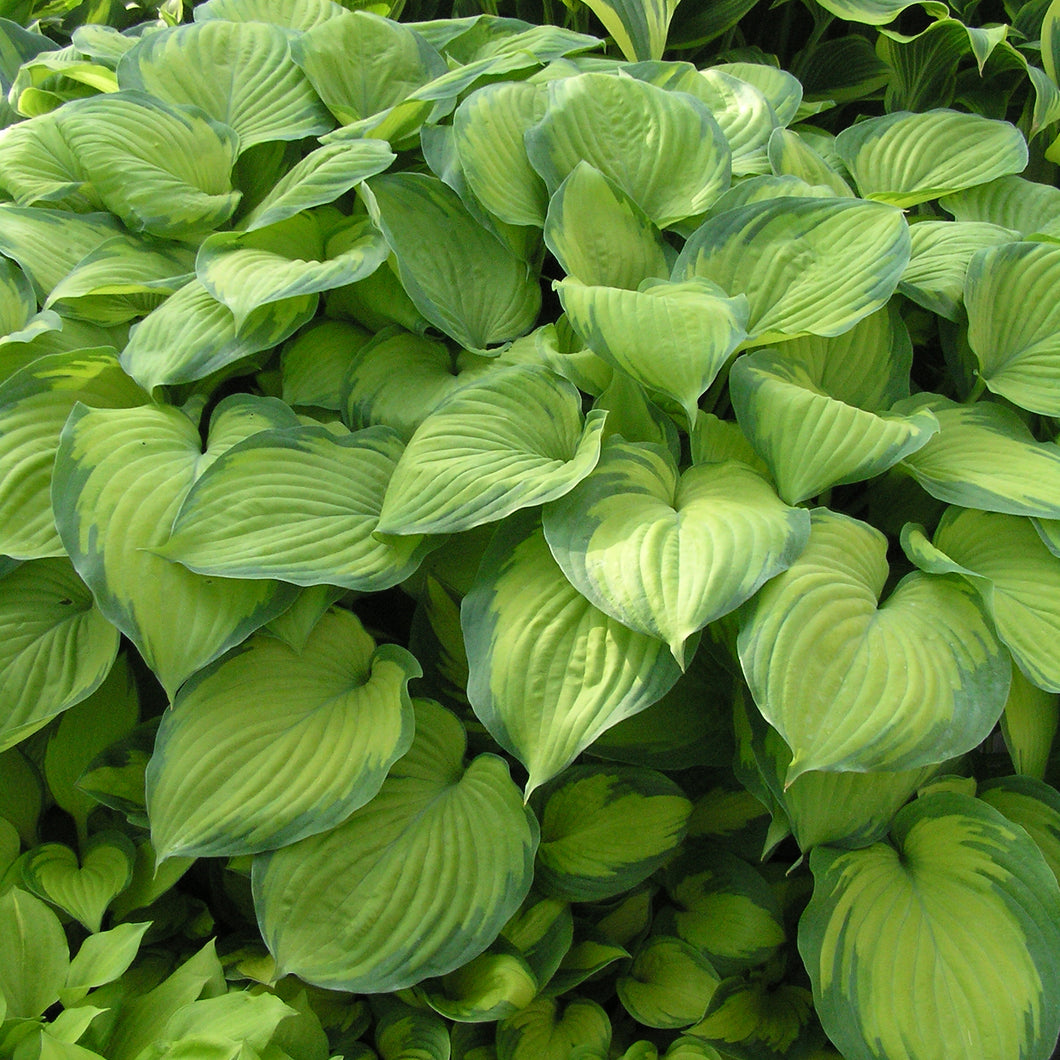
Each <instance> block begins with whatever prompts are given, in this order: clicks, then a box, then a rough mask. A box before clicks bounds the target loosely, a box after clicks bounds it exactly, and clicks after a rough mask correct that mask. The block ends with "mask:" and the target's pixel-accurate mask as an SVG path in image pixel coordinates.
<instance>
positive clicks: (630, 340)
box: [556, 279, 747, 424]
mask: <svg viewBox="0 0 1060 1060" xmlns="http://www.w3.org/2000/svg"><path fill="white" fill-rule="evenodd" d="M556 290H557V291H558V292H559V297H560V301H561V302H562V304H563V308H564V310H565V311H566V313H567V318H568V319H569V320H570V323H571V327H573V328H574V330H575V331H576V332H577V333H578V334H579V335H580V336H581V338H582V339H583V341H584V342H585V343H586V345H587V346H589V347H590V349H592V350H593V352H594V353H596V354H598V355H599V356H601V357H603V358H604V359H605V360H607V361H609V362H611V363H612V364H613V365H615V366H616V367H617V368H621V369H623V370H624V371H625V372H628V373H629V375H631V376H632V377H633V378H634V379H636V380H637V382H638V383H640V384H641V385H642V386H644V387H647V388H648V389H649V390H653V391H658V392H660V393H662V394H664V395H665V396H666V397H669V398H672V399H673V400H674V401H676V402H677V403H678V404H679V405H680V406H681V407H682V408H683V409H684V410H685V414H686V415H687V416H688V422H689V424H692V423H694V421H695V418H696V411H697V408H698V402H699V399H700V397H701V396H702V395H703V394H704V393H705V392H706V391H707V389H708V387H709V386H710V385H711V383H713V382H714V379H715V378H716V376H717V375H718V373H719V372H720V371H721V369H722V367H723V366H724V365H725V363H726V361H727V360H728V359H729V356H730V354H732V352H733V351H734V350H735V349H736V347H737V346H738V345H739V344H740V342H742V341H743V339H745V338H746V337H747V332H746V331H745V330H744V326H745V324H746V323H747V302H746V300H745V299H744V298H742V297H737V298H728V297H726V296H725V293H724V292H723V291H720V290H719V289H718V288H717V287H716V286H715V285H714V284H712V283H709V282H706V281H703V280H699V279H691V280H687V281H686V282H684V283H667V282H665V281H662V280H660V281H653V280H648V281H646V282H645V283H642V284H641V286H640V289H639V290H637V291H626V290H621V289H619V288H615V287H586V286H585V285H583V284H581V283H578V282H577V281H572V280H569V279H568V280H562V281H560V282H559V283H558V284H556Z"/></svg>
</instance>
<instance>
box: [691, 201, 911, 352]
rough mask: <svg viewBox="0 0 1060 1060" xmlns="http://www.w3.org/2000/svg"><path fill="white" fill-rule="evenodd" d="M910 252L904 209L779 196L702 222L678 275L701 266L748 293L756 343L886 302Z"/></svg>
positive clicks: (837, 324)
mask: <svg viewBox="0 0 1060 1060" xmlns="http://www.w3.org/2000/svg"><path fill="white" fill-rule="evenodd" d="M908 262H909V230H908V226H907V225H906V223H905V219H904V218H903V217H902V214H901V213H900V211H898V210H896V209H894V208H893V207H890V206H885V205H883V204H880V203H869V202H863V201H860V200H852V199H816V198H812V199H794V198H781V199H772V200H767V201H765V202H757V203H751V204H749V205H747V206H742V207H739V208H737V209H734V210H728V211H726V212H725V213H723V214H720V215H719V216H717V217H713V218H711V219H710V220H708V221H706V222H705V223H704V224H703V225H701V226H700V227H699V228H698V229H696V231H695V232H694V233H693V234H692V236H691V237H690V238H689V240H688V242H687V243H686V244H685V247H684V250H682V251H681V255H680V257H679V258H678V259H677V263H676V264H675V266H674V272H673V278H674V279H675V280H687V279H690V278H691V277H693V276H701V277H703V278H704V279H707V280H711V281H713V282H714V283H716V284H718V286H719V287H721V288H722V289H723V290H725V291H728V292H729V294H731V295H735V294H744V295H746V296H747V300H748V302H749V303H750V307H751V312H750V321H749V323H748V325H747V329H748V331H749V332H750V334H751V337H752V339H754V342H755V344H756V345H759V344H764V343H766V342H776V341H780V340H782V339H785V338H794V337H796V336H798V335H804V334H814V335H839V334H842V332H844V331H847V330H849V329H850V328H852V327H853V326H854V325H855V324H856V323H857V322H858V321H859V320H860V319H861V318H862V317H865V316H868V314H869V313H871V312H873V311H874V310H876V309H879V308H880V307H881V306H882V305H883V304H884V303H885V302H886V301H887V300H888V299H889V298H890V296H891V294H892V293H893V292H894V289H895V287H896V286H897V285H898V281H899V279H900V278H901V274H902V272H903V270H904V269H905V267H906V265H907V264H908Z"/></svg>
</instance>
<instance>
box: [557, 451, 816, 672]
mask: <svg viewBox="0 0 1060 1060" xmlns="http://www.w3.org/2000/svg"><path fill="white" fill-rule="evenodd" d="M809 530H810V522H809V515H808V513H807V512H805V511H804V510H798V509H794V508H788V507H787V506H786V505H785V504H783V503H782V502H781V501H780V499H779V498H778V497H777V495H776V494H775V493H774V492H773V489H772V488H771V487H770V485H769V484H768V483H767V482H766V481H765V480H764V479H763V478H762V477H761V476H760V475H759V474H758V473H757V472H755V471H752V470H751V469H750V468H748V467H745V466H743V465H742V464H738V463H736V462H727V463H724V464H700V465H698V466H696V467H692V468H689V469H688V470H687V471H686V472H684V474H680V473H679V472H678V468H677V465H676V462H675V461H674V459H673V457H672V456H670V454H669V453H668V452H666V451H664V450H663V449H662V448H661V447H659V446H654V445H642V444H637V443H629V442H624V441H611V442H609V443H608V444H607V446H606V447H605V449H604V452H603V455H602V456H601V458H600V463H599V464H598V465H597V467H596V469H595V470H594V471H593V472H592V473H591V474H590V475H589V476H588V478H586V479H584V480H583V481H582V482H581V483H580V484H579V485H578V486H576V487H575V488H574V489H573V490H572V491H571V492H570V493H568V494H567V495H566V496H565V497H563V498H562V499H561V500H559V501H556V502H554V503H553V504H551V505H550V506H549V507H548V508H547V509H546V511H545V517H544V531H545V537H546V539H547V540H548V544H549V548H550V549H551V551H552V554H553V556H554V557H555V559H556V562H557V563H559V565H560V567H562V568H563V573H564V574H565V575H566V576H567V578H568V579H569V580H570V582H571V584H572V585H573V586H574V587H575V588H576V589H577V590H578V591H579V592H580V593H582V595H583V596H585V597H586V598H587V599H588V600H589V601H590V602H591V603H592V604H593V605H594V606H596V607H598V608H600V610H602V611H604V612H605V613H606V614H608V615H610V616H611V617H613V618H616V619H618V621H620V622H621V623H623V624H624V625H626V626H629V627H630V628H631V629H634V630H637V631H638V632H640V633H643V634H645V635H647V636H649V637H658V638H659V639H660V640H664V641H666V643H668V644H669V645H670V650H671V652H672V654H673V656H674V658H675V659H676V660H677V662H678V663H679V664H680V665H681V666H682V668H683V667H684V663H685V649H686V644H687V641H688V638H689V637H691V636H692V635H693V634H694V633H695V632H696V631H697V630H699V629H702V628H703V627H704V626H705V625H707V623H709V622H713V621H714V620H715V619H717V618H720V617H721V616H722V615H724V614H727V613H728V612H729V611H732V610H734V609H735V608H736V607H738V606H739V605H740V604H742V603H743V602H744V601H745V600H747V599H749V598H750V597H751V596H752V595H754V593H755V592H756V591H757V589H758V587H759V586H760V585H762V583H763V582H765V581H767V580H768V579H769V578H772V577H773V576H774V575H775V574H778V573H779V572H780V571H782V570H785V569H786V568H787V567H788V566H789V565H790V564H791V563H792V562H793V560H794V559H795V557H796V556H798V554H799V553H800V552H801V551H802V549H803V547H804V545H805V544H806V539H807V537H808V536H809ZM737 553H738V554H739V555H740V560H739V562H736V561H735V556H736V555H737Z"/></svg>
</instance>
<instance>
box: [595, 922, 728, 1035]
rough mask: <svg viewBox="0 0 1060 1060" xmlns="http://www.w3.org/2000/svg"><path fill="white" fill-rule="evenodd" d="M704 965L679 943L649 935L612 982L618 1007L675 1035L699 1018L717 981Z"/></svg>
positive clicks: (693, 951)
mask: <svg viewBox="0 0 1060 1060" xmlns="http://www.w3.org/2000/svg"><path fill="white" fill-rule="evenodd" d="M720 981H721V980H720V978H719V976H718V973H717V972H716V971H714V968H713V967H712V966H711V964H710V961H708V960H707V959H706V957H704V956H703V955H702V954H701V953H700V952H699V950H697V949H696V948H695V947H694V946H690V945H689V944H688V943H687V942H684V941H682V940H681V939H679V938H669V937H667V936H665V935H653V936H652V937H651V938H650V939H648V941H647V942H646V943H645V944H644V945H643V946H642V947H641V948H640V949H639V950H638V951H637V952H636V954H635V955H634V958H633V964H632V965H631V966H630V968H629V972H628V974H627V975H624V976H620V977H619V979H618V981H617V982H616V983H615V988H616V991H617V993H618V998H619V1000H620V1001H621V1002H622V1006H623V1008H625V1010H626V1011H627V1012H628V1013H629V1014H630V1015H631V1016H632V1017H633V1018H634V1019H635V1020H636V1021H637V1022H638V1023H643V1024H645V1025H646V1026H648V1027H662V1028H665V1029H668V1030H677V1029H679V1028H682V1027H688V1026H691V1025H692V1024H693V1023H695V1022H696V1021H697V1020H700V1019H702V1018H703V1015H704V1013H705V1012H706V1011H707V1006H708V1005H709V1004H710V999H711V997H712V996H713V994H714V991H715V989H716V988H717V986H718V983H719V982H720Z"/></svg>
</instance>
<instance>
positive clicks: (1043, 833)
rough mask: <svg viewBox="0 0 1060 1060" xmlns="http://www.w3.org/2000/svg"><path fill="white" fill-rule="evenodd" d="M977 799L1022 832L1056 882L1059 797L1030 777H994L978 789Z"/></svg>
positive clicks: (1059, 873) (1059, 849) (1059, 862)
mask: <svg viewBox="0 0 1060 1060" xmlns="http://www.w3.org/2000/svg"><path fill="white" fill-rule="evenodd" d="M979 798H980V799H982V801H983V802H985V803H986V804H987V805H988V806H993V807H994V809H995V810H997V811H998V812H999V813H1001V814H1003V815H1004V816H1005V817H1007V818H1008V819H1009V820H1010V821H1012V822H1013V823H1014V824H1018V825H1019V826H1020V827H1021V828H1024V829H1026V831H1027V832H1028V834H1029V835H1030V837H1031V839H1033V840H1034V842H1035V844H1036V845H1037V847H1038V849H1039V850H1040V851H1041V852H1042V856H1043V857H1044V858H1045V861H1046V864H1047V865H1048V866H1049V868H1050V869H1052V871H1053V875H1054V876H1056V877H1058V878H1060V793H1058V792H1057V790H1056V788H1054V787H1052V786H1051V785H1049V784H1045V783H1043V782H1042V781H1040V780H1035V779H1033V778H1032V777H998V778H995V779H992V780H987V781H985V782H984V783H983V784H982V785H981V786H980V788H979Z"/></svg>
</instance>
